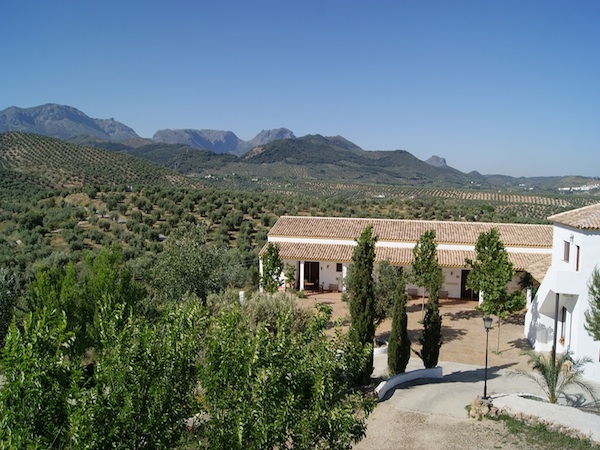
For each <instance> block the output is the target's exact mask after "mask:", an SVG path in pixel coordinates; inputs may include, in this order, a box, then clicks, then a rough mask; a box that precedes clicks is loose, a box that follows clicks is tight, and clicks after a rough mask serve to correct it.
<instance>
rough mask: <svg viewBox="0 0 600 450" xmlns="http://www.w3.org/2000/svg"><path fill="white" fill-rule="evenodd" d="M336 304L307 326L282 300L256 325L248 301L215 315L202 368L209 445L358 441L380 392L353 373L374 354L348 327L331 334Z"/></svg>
mask: <svg viewBox="0 0 600 450" xmlns="http://www.w3.org/2000/svg"><path fill="white" fill-rule="evenodd" d="M330 313H331V310H330V309H328V308H326V307H321V308H319V310H318V312H317V314H316V315H312V316H311V317H310V320H309V321H308V323H307V324H306V326H305V327H304V328H303V329H302V330H295V326H294V322H295V319H294V314H293V312H292V309H291V308H289V307H281V308H280V309H279V311H278V313H277V317H276V322H275V323H273V322H271V320H272V317H271V318H269V320H268V324H270V326H266V325H267V324H266V323H265V324H264V325H263V326H256V325H255V324H253V323H251V322H250V320H249V319H248V318H247V317H246V316H245V315H244V313H243V311H242V309H241V308H233V309H230V310H228V311H226V312H224V313H223V314H221V315H219V316H218V317H216V318H215V320H213V321H212V323H211V327H210V330H209V332H208V337H207V340H206V342H205V344H204V349H205V351H204V354H203V364H202V369H201V374H200V384H201V398H202V401H203V405H204V407H203V410H202V414H200V417H201V418H202V419H203V420H201V421H200V422H199V424H198V428H197V430H196V432H197V434H198V440H199V442H201V443H202V444H204V445H205V446H206V447H208V448H227V449H265V448H289V449H307V450H308V449H315V448H320V449H336V450H337V449H350V448H352V444H353V443H355V442H357V441H358V440H360V439H361V438H362V437H363V436H364V434H365V430H366V422H365V420H366V417H367V416H368V414H369V413H370V411H371V410H372V408H373V406H374V404H373V400H372V399H370V398H369V397H367V396H365V395H364V394H362V393H361V392H358V391H353V390H351V386H350V384H349V381H350V380H351V379H353V378H354V376H355V375H356V373H358V372H360V371H361V370H362V368H363V366H364V363H365V360H366V359H367V358H368V356H367V355H366V354H365V353H364V352H359V353H357V352H356V350H355V347H354V346H353V345H351V344H350V343H349V342H348V341H347V340H346V338H345V337H344V336H342V335H341V333H337V334H336V336H335V337H334V338H333V339H330V338H328V337H327V336H326V335H325V330H326V329H327V324H328V322H329V318H330Z"/></svg>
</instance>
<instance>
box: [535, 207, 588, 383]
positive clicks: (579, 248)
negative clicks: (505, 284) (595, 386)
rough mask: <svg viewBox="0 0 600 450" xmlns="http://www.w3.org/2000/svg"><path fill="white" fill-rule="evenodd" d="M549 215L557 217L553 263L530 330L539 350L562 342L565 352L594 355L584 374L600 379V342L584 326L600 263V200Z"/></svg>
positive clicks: (554, 232) (545, 280)
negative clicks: (594, 273)
mask: <svg viewBox="0 0 600 450" xmlns="http://www.w3.org/2000/svg"><path fill="white" fill-rule="evenodd" d="M549 219H550V220H551V221H553V222H554V226H553V230H554V231H553V240H552V265H551V266H550V268H549V269H548V272H547V274H546V276H545V277H544V281H543V282H542V284H541V286H540V288H539V289H538V291H537V294H536V295H535V296H534V297H533V299H532V301H531V303H530V305H528V311H527V315H526V317H525V335H526V336H527V338H528V340H529V342H530V343H531V345H532V346H533V347H534V349H535V350H538V351H550V350H551V349H552V346H553V343H554V342H556V344H557V352H559V353H561V352H564V351H566V350H571V351H572V352H573V356H574V357H575V358H581V357H585V356H587V357H590V358H592V361H593V364H588V365H587V366H586V368H585V375H584V376H585V378H588V379H592V380H595V381H600V361H599V359H600V342H597V341H594V340H593V338H592V337H591V336H590V335H589V334H588V333H587V331H586V330H585V328H584V323H585V316H584V313H585V311H587V310H588V309H589V293H588V282H589V280H590V276H591V274H592V271H593V270H594V267H599V268H600V203H599V204H595V205H591V206H586V207H584V208H580V209H576V210H573V211H567V212H564V213H561V214H556V215H554V216H551V217H550V218H549ZM555 319H556V321H555ZM555 324H556V329H555Z"/></svg>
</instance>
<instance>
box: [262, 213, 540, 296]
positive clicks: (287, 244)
mask: <svg viewBox="0 0 600 450" xmlns="http://www.w3.org/2000/svg"><path fill="white" fill-rule="evenodd" d="M369 225H372V226H373V235H375V236H377V237H378V241H377V244H376V247H375V262H376V263H378V262H381V261H384V260H387V261H389V262H390V263H391V264H394V265H396V266H400V267H410V266H411V265H412V261H413V255H412V249H413V247H414V246H415V245H416V244H417V242H418V241H419V239H420V237H421V235H422V234H423V233H424V232H426V231H428V230H431V229H433V230H435V232H436V242H437V253H438V262H439V264H440V265H441V266H442V270H443V274H444V280H445V281H444V285H443V287H442V292H441V293H440V297H441V298H447V297H449V298H465V299H466V298H472V299H477V298H478V296H477V293H473V292H471V291H470V290H468V289H467V288H466V286H465V284H466V279H467V275H468V273H469V270H468V268H467V267H466V265H465V258H470V259H475V258H476V253H475V244H476V242H477V239H478V237H479V235H480V234H481V233H482V232H484V231H489V230H490V229H491V228H497V229H498V231H499V233H500V239H501V240H502V242H503V243H504V247H505V248H506V251H507V252H508V256H509V260H510V261H511V262H512V263H513V265H514V267H515V270H517V271H519V272H529V273H531V275H533V277H534V278H535V279H536V280H538V281H539V282H541V281H542V280H543V278H544V275H545V273H546V270H547V269H548V267H549V265H550V261H551V255H552V226H551V225H531V224H508V223H481V222H449V221H431V220H391V219H358V218H356V219H354V218H352V219H351V218H336V217H305V216H302V217H299V216H282V217H280V218H279V220H278V221H277V223H275V225H274V226H273V227H272V228H271V230H270V232H269V235H268V242H272V243H276V244H277V245H278V246H279V255H280V258H281V259H282V260H283V262H284V263H285V264H288V265H291V266H292V267H294V270H295V279H296V284H295V288H296V289H297V290H313V289H319V290H341V289H342V288H343V283H342V281H343V279H344V278H345V277H346V272H347V269H348V266H349V265H350V263H351V260H352V253H353V250H354V246H355V245H356V239H358V238H359V236H360V234H361V232H362V231H363V230H364V229H365V228H366V227H367V226H369ZM262 251H263V252H264V248H263V250H262ZM260 270H261V274H262V266H261V268H260ZM518 280H519V274H517V275H516V276H515V278H514V279H513V282H512V283H511V286H510V287H509V289H510V290H514V289H516V288H517V287H518V284H517V283H518ZM407 288H408V290H409V293H411V292H412V293H415V292H416V288H417V286H415V285H409V286H407Z"/></svg>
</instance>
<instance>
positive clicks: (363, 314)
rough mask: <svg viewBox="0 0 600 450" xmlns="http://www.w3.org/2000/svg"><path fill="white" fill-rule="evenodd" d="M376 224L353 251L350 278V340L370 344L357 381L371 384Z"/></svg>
mask: <svg viewBox="0 0 600 450" xmlns="http://www.w3.org/2000/svg"><path fill="white" fill-rule="evenodd" d="M376 242H377V236H373V227H372V226H368V227H366V228H365V229H364V230H363V231H362V233H361V235H360V237H359V239H358V240H357V245H356V247H355V248H354V252H353V253H352V276H351V277H350V279H349V280H348V298H349V302H350V305H349V306H350V320H351V323H350V331H349V336H350V340H351V342H353V343H354V345H355V346H356V347H357V348H361V349H362V348H370V351H369V355H370V357H369V359H368V361H366V363H365V367H364V370H363V371H362V373H361V375H360V377H358V379H357V380H356V382H357V383H362V384H369V383H370V381H371V373H373V340H374V338H375V324H374V322H375V293H374V282H373V265H374V263H375V244H376Z"/></svg>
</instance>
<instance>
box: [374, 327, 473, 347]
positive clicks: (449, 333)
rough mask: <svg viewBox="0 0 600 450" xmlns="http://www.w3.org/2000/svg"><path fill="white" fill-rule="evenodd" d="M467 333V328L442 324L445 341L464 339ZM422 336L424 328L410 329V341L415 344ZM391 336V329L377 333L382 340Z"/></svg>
mask: <svg viewBox="0 0 600 450" xmlns="http://www.w3.org/2000/svg"><path fill="white" fill-rule="evenodd" d="M466 334H467V330H465V329H463V328H451V327H447V326H444V325H442V338H443V340H444V343H447V342H451V341H454V340H456V339H462V337H463V336H465V335H466ZM421 336H423V329H422V328H417V329H412V330H408V339H410V342H411V343H413V344H415V343H417V344H418V343H419V338H420V337H421ZM389 338H390V331H385V332H383V333H379V334H377V339H379V340H381V341H386V342H387V341H388V340H389Z"/></svg>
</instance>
